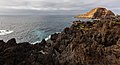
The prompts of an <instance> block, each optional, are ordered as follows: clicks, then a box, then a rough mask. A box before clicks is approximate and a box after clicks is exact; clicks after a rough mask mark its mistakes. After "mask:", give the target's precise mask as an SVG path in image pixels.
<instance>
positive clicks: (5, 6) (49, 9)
mask: <svg viewBox="0 0 120 65" xmlns="http://www.w3.org/2000/svg"><path fill="white" fill-rule="evenodd" d="M119 2H120V0H0V14H15V13H17V14H80V13H85V12H87V11H89V10H90V9H93V8H95V7H105V8H107V9H109V10H112V11H113V12H115V13H116V14H119V13H120V4H119Z"/></svg>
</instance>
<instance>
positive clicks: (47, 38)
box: [32, 32, 60, 44]
mask: <svg viewBox="0 0 120 65" xmlns="http://www.w3.org/2000/svg"><path fill="white" fill-rule="evenodd" d="M56 33H57V34H58V33H60V32H56ZM50 38H51V35H49V36H48V37H46V38H45V40H46V41H47V40H49V39H50ZM41 41H42V40H41ZM41 41H36V42H34V43H32V44H36V43H40V42H41Z"/></svg>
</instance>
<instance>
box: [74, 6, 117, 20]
mask: <svg viewBox="0 0 120 65" xmlns="http://www.w3.org/2000/svg"><path fill="white" fill-rule="evenodd" d="M110 16H115V14H114V13H113V12H112V11H110V10H107V9H106V8H102V7H98V8H94V9H92V10H91V11H89V12H87V13H86V14H81V15H78V16H76V17H75V18H104V17H110Z"/></svg>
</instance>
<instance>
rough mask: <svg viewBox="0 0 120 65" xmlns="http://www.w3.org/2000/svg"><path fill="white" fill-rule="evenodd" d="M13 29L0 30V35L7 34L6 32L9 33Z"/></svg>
mask: <svg viewBox="0 0 120 65" xmlns="http://www.w3.org/2000/svg"><path fill="white" fill-rule="evenodd" d="M13 32H14V31H10V30H0V35H7V34H11V33H13Z"/></svg>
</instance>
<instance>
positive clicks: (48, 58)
mask: <svg viewBox="0 0 120 65" xmlns="http://www.w3.org/2000/svg"><path fill="white" fill-rule="evenodd" d="M0 65H120V16H115V17H111V18H103V19H101V20H95V21H93V22H90V21H86V22H81V21H74V22H73V24H72V26H71V27H67V28H65V29H64V30H63V31H62V32H61V33H55V34H53V35H51V39H50V40H48V41H45V40H44V39H43V40H42V42H41V43H36V44H30V43H28V42H22V43H16V40H15V39H14V38H13V39H11V40H9V41H8V42H4V41H3V40H0Z"/></svg>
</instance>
